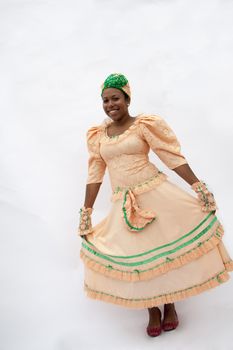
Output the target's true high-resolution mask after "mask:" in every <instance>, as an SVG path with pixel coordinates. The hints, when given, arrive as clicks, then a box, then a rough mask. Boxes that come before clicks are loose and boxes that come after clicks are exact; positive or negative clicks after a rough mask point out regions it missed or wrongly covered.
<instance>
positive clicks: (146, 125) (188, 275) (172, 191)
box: [79, 74, 233, 336]
mask: <svg viewBox="0 0 233 350" xmlns="http://www.w3.org/2000/svg"><path fill="white" fill-rule="evenodd" d="M101 96H102V101H103V109H104V111H105V113H106V114H107V116H108V117H109V118H110V119H109V120H107V121H104V122H103V123H102V124H101V125H98V126H94V127H92V128H90V129H89V130H88V131H87V146H88V150H89V155H90V157H89V163H88V179H87V186H86V196H85V202H84V206H83V207H82V208H81V209H80V224H79V234H80V236H81V237H82V248H81V251H80V256H81V258H82V260H83V262H84V268H85V287H84V288H85V290H86V292H87V295H88V296H89V297H91V298H94V299H99V300H103V301H106V302H111V303H114V304H117V305H121V306H123V307H130V308H135V309H136V308H137V309H139V308H148V311H149V323H148V326H147V328H146V330H147V334H148V335H149V336H158V335H159V334H160V333H161V331H162V329H163V330H164V331H168V330H172V329H175V328H176V327H177V326H178V323H179V320H178V316H177V313H176V310H175V306H174V302H175V301H178V300H182V299H184V298H186V297H189V296H192V295H196V294H199V293H201V292H203V291H205V290H208V289H210V288H213V287H215V286H217V285H219V284H220V283H222V282H225V281H227V280H228V278H229V274H228V271H232V269H233V262H232V260H231V259H230V257H229V255H228V253H227V251H226V249H225V247H224V245H223V243H222V241H221V238H222V235H223V227H222V225H221V223H220V222H219V221H218V219H217V217H216V216H215V210H216V204H215V200H214V197H213V194H212V193H210V192H209V191H208V189H207V187H206V185H205V183H203V182H202V181H200V180H199V179H198V178H197V177H196V175H195V174H194V173H193V171H192V170H191V168H190V167H189V165H188V163H187V160H186V159H185V157H184V156H183V155H182V154H181V152H180V144H179V142H178V140H177V138H176V136H175V134H174V132H173V131H172V130H171V128H170V127H169V126H168V125H167V123H166V122H165V121H164V120H163V119H162V118H161V117H159V116H151V115H144V114H143V115H139V116H137V117H132V116H130V114H129V111H128V107H129V104H130V97H131V93H130V87H129V84H128V80H127V79H126V77H125V76H124V75H122V74H111V75H110V76H109V77H107V79H106V80H105V82H104V84H103V85H102V93H101ZM150 148H151V149H152V150H153V151H154V152H155V153H156V154H157V155H158V157H159V158H160V159H161V160H162V161H163V162H164V163H165V164H166V165H167V166H168V168H170V169H172V170H174V171H175V172H176V173H177V174H178V175H179V176H181V177H182V178H183V179H184V180H185V181H186V182H187V183H188V184H189V185H190V186H191V187H192V189H193V190H194V191H195V192H196V193H197V196H195V197H194V196H192V195H190V194H189V193H187V192H186V191H184V190H183V189H181V188H180V187H178V186H177V185H175V184H173V183H172V182H170V181H169V180H168V177H167V175H166V174H164V173H163V172H161V171H159V170H158V168H157V167H156V166H155V165H154V164H152V163H151V162H150V161H149V159H148V152H149V150H150ZM106 167H107V168H108V171H109V175H110V180H111V186H112V191H113V192H112V197H111V200H112V206H111V209H110V212H109V214H108V216H107V217H105V218H104V220H102V221H101V222H99V223H98V224H97V225H96V226H94V227H92V224H91V213H92V211H93V205H94V202H95V199H96V196H97V194H98V191H99V188H100V185H101V183H102V181H103V176H104V173H105V170H106ZM162 304H164V315H163V320H161V311H160V309H159V308H158V306H159V305H162Z"/></svg>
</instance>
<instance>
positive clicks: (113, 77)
mask: <svg viewBox="0 0 233 350" xmlns="http://www.w3.org/2000/svg"><path fill="white" fill-rule="evenodd" d="M107 88H115V89H118V90H121V91H123V92H125V93H126V95H127V96H129V97H131V92H130V87H129V83H128V80H127V78H126V77H125V76H124V75H123V74H120V73H113V74H110V75H109V76H108V77H107V78H106V79H105V81H104V83H103V84H102V86H101V90H102V91H101V94H102V93H103V91H104V90H105V89H107Z"/></svg>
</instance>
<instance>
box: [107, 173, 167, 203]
mask: <svg viewBox="0 0 233 350" xmlns="http://www.w3.org/2000/svg"><path fill="white" fill-rule="evenodd" d="M165 180H167V175H166V174H164V173H163V172H162V171H160V170H159V171H158V173H157V174H156V175H153V176H152V177H150V178H149V179H147V180H146V181H143V182H139V183H137V184H135V185H131V186H125V187H120V186H117V187H116V188H115V190H114V191H113V192H112V197H111V201H112V202H115V201H116V200H118V199H122V198H124V196H125V193H126V191H129V190H130V191H131V192H133V193H134V194H135V195H138V194H141V193H144V192H147V191H150V190H151V189H152V188H155V187H157V186H158V185H160V184H161V183H162V182H164V181H165Z"/></svg>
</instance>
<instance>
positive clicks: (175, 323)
mask: <svg viewBox="0 0 233 350" xmlns="http://www.w3.org/2000/svg"><path fill="white" fill-rule="evenodd" d="M175 314H176V321H173V322H164V320H163V322H162V329H163V330H164V331H165V332H167V331H172V330H173V329H176V328H177V327H178V325H179V320H178V316H177V313H176V310H175Z"/></svg>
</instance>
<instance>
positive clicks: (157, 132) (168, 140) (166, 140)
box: [140, 116, 187, 169]
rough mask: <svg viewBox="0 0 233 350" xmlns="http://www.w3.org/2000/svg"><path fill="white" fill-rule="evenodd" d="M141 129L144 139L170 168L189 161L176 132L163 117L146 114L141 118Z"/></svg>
mask: <svg viewBox="0 0 233 350" xmlns="http://www.w3.org/2000/svg"><path fill="white" fill-rule="evenodd" d="M140 129H141V134H142V137H143V138H144V140H145V141H146V142H147V143H148V144H149V146H150V148H151V149H152V151H153V152H155V153H156V154H157V156H158V157H159V158H160V159H161V160H162V162H163V163H165V164H166V166H167V167H168V168H170V169H175V168H176V167H178V166H180V165H182V164H186V163H187V160H186V159H185V157H184V156H183V155H182V153H181V146H180V143H179V141H178V140H177V137H176V135H175V133H174V132H173V130H172V129H171V128H170V126H169V125H168V124H167V123H166V122H165V120H163V118H161V117H160V116H144V117H142V118H141V119H140Z"/></svg>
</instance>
